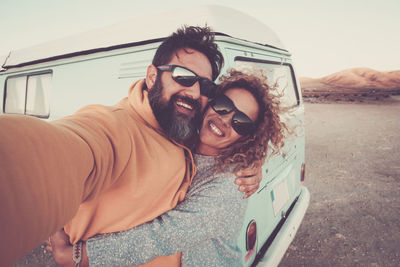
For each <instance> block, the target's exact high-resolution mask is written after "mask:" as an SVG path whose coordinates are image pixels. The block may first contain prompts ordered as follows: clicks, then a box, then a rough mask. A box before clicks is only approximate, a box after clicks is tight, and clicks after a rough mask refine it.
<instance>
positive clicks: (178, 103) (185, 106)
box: [176, 101, 193, 110]
mask: <svg viewBox="0 0 400 267" xmlns="http://www.w3.org/2000/svg"><path fill="white" fill-rule="evenodd" d="M176 104H177V105H178V106H181V107H184V108H187V109H190V110H192V109H193V107H192V106H191V105H189V104H187V103H184V102H182V101H177V102H176Z"/></svg>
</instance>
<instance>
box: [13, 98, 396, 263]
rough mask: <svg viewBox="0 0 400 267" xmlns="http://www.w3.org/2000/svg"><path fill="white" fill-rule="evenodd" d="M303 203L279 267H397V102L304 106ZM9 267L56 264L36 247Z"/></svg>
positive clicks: (47, 254)
mask: <svg viewBox="0 0 400 267" xmlns="http://www.w3.org/2000/svg"><path fill="white" fill-rule="evenodd" d="M306 131H307V132H306V161H307V171H306V174H307V177H306V185H307V187H308V188H309V190H310V192H311V203H310V207H309V209H308V211H307V214H306V217H305V219H304V221H303V223H302V225H301V227H300V229H299V231H298V234H297V235H296V237H295V240H294V242H293V243H292V245H291V246H290V247H289V249H288V251H287V253H286V255H285V257H284V259H283V261H282V262H281V264H280V267H284V266H400V196H399V192H400V99H399V101H398V102H390V101H388V102H381V103H379V102H374V103H372V104H371V103H370V104H365V103H362V104H360V103H351V104H349V103H341V104H337V103H334V104H332V103H331V104H329V103H328V104H327V103H323V104H321V103H319V104H318V103H306ZM14 266H56V265H55V263H54V261H53V260H52V257H51V255H50V254H49V253H45V252H44V246H43V245H42V246H39V247H38V248H36V249H35V250H34V251H33V252H32V253H30V254H28V255H27V256H25V257H24V258H22V259H21V260H20V261H19V262H18V263H17V264H15V265H14Z"/></svg>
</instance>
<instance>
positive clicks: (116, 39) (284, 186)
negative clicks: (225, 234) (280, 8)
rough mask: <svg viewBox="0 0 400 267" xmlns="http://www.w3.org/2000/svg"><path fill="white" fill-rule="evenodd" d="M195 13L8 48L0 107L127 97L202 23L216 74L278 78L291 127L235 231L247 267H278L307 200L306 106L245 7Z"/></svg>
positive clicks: (32, 109) (274, 44)
mask: <svg viewBox="0 0 400 267" xmlns="http://www.w3.org/2000/svg"><path fill="white" fill-rule="evenodd" d="M197 12H198V14H197V16H193V15H191V16H188V15H187V14H189V13H190V14H193V10H192V11H191V12H187V11H185V10H178V11H176V12H175V13H166V14H164V15H160V16H157V18H154V19H151V20H153V21H155V25H157V23H159V22H160V21H161V22H163V23H161V24H158V26H154V28H152V26H151V25H150V26H148V27H147V29H141V30H140V31H139V30H137V29H136V28H140V27H139V26H137V25H140V19H139V20H135V21H132V22H126V23H124V24H121V26H118V25H117V26H115V25H114V26H113V27H111V28H108V29H99V30H96V31H92V32H89V33H85V34H78V35H76V36H72V37H71V38H65V39H62V40H56V41H55V42H50V43H47V44H43V45H39V46H35V47H33V48H27V49H23V50H20V51H15V52H11V53H10V55H8V56H7V57H6V60H5V62H4V63H2V69H1V71H0V99H1V100H0V113H20V114H27V115H32V116H37V117H40V118H43V119H45V120H54V119H57V118H60V117H63V116H66V115H69V114H72V113H73V112H75V111H77V110H78V109H79V108H80V107H82V106H85V105H88V104H104V105H113V104H115V103H117V102H118V101H119V100H120V99H121V98H123V97H125V96H127V92H128V88H129V87H130V85H131V84H132V83H133V81H135V80H136V79H138V78H143V77H145V73H146V68H147V66H148V65H149V64H151V60H152V57H153V55H154V53H155V51H156V49H157V47H158V46H159V44H160V42H161V41H162V38H165V37H166V36H168V35H169V34H170V33H172V32H173V31H175V30H176V29H177V28H178V27H179V26H181V25H183V24H187V25H204V24H205V23H206V22H207V24H208V25H209V26H210V27H211V28H212V29H213V30H214V31H215V32H216V33H217V35H216V43H217V45H218V48H219V49H220V51H221V52H222V54H223V56H224V59H225V65H224V68H223V70H222V72H221V73H222V74H223V73H226V71H227V70H228V69H230V68H239V69H241V68H250V67H255V68H258V69H262V70H263V71H264V73H265V75H267V77H268V79H269V81H270V82H272V83H275V82H277V83H278V85H279V88H280V90H281V93H282V95H283V96H282V103H283V105H284V106H285V107H286V109H287V111H286V112H285V114H282V118H283V119H284V120H285V121H286V122H287V123H288V125H289V127H290V128H291V129H293V131H294V133H293V134H291V135H290V136H289V137H288V138H287V139H286V145H285V147H284V149H283V150H282V151H281V153H279V154H278V155H275V156H274V157H269V158H268V159H267V160H266V163H265V164H264V166H263V169H262V171H263V180H262V182H261V184H260V187H259V189H258V191H257V192H256V193H255V194H254V195H253V196H252V197H251V198H250V199H249V205H248V209H247V212H246V217H245V220H244V222H243V229H242V231H241V233H240V236H239V237H238V244H239V247H240V249H241V250H242V252H243V265H244V266H255V265H257V266H277V265H278V264H279V262H280V260H281V259H282V257H283V255H284V254H285V251H286V250H287V248H288V247H289V245H290V243H291V242H292V240H293V238H294V236H295V234H296V231H297V229H298V227H299V226H300V223H301V221H302V219H303V217H304V215H305V212H306V210H307V207H308V204H309V199H310V195H309V192H308V190H307V188H306V187H305V186H303V185H302V181H301V179H302V178H301V176H302V171H304V164H305V137H304V128H303V122H304V105H303V100H302V97H301V90H300V85H299V82H298V79H297V77H296V75H295V69H294V66H293V62H292V58H291V55H290V53H289V52H288V51H287V50H286V49H285V48H284V47H283V45H282V44H281V43H280V41H279V39H278V38H277V36H276V35H275V33H274V32H273V31H271V30H270V29H269V28H268V27H266V26H265V25H263V24H261V23H259V22H258V21H256V20H254V19H253V18H251V17H249V16H247V15H245V14H243V13H240V12H238V11H235V10H232V9H230V8H226V7H220V6H204V7H199V8H198V9H197ZM232 17H235V18H236V19H235V20H231V19H230V18H232ZM147 21H149V20H147ZM234 21H236V22H237V23H238V25H233V23H234ZM159 25H163V27H160V26H159ZM116 33H117V34H116ZM121 33H122V34H121ZM130 36H132V37H130ZM129 38H131V39H129ZM251 223H253V224H254V223H255V224H256V239H255V243H254V246H252V247H251V244H249V242H250V239H251V238H248V237H247V232H248V230H249V225H250V224H251ZM253 230H254V229H253ZM249 246H250V247H249Z"/></svg>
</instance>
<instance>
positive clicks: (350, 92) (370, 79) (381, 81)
mask: <svg viewBox="0 0 400 267" xmlns="http://www.w3.org/2000/svg"><path fill="white" fill-rule="evenodd" d="M300 84H301V87H302V90H303V95H304V97H305V98H307V97H311V98H319V99H320V100H321V98H322V99H323V98H326V99H327V100H336V101H338V100H350V101H356V100H360V98H368V99H375V100H381V99H383V98H388V97H389V96H390V95H400V70H395V71H377V70H373V69H369V68H354V69H347V70H343V71H339V72H336V73H333V74H331V75H328V76H325V77H322V78H319V79H313V78H307V77H302V78H300Z"/></svg>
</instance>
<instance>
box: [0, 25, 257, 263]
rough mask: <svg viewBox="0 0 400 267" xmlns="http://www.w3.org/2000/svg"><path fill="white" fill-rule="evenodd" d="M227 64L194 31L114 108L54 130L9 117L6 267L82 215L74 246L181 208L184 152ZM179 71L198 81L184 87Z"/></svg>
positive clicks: (0, 138)
mask: <svg viewBox="0 0 400 267" xmlns="http://www.w3.org/2000/svg"><path fill="white" fill-rule="evenodd" d="M222 63H223V60H222V56H221V53H220V52H219V51H218V50H217V47H216V45H215V44H214V42H213V35H212V34H211V33H210V30H209V29H208V28H200V27H187V28H184V29H181V30H178V31H177V33H175V34H173V35H172V36H170V37H169V38H167V39H166V40H165V41H164V42H163V44H162V45H161V46H160V48H159V49H158V50H157V52H156V55H155V57H154V59H153V64H152V65H150V66H149V67H148V69H147V75H146V79H145V80H139V81H137V82H135V83H134V84H133V85H132V87H131V89H130V92H129V96H128V98H125V99H123V100H121V101H120V102H119V103H118V104H117V105H115V106H112V107H104V106H98V105H97V106H89V107H86V108H83V109H81V110H80V111H79V112H77V113H76V114H74V115H73V116H69V117H66V118H63V119H60V120H57V121H54V122H51V123H46V122H43V121H40V120H38V119H34V118H31V117H27V116H15V115H2V116H0V183H1V185H2V186H1V189H0V190H1V192H0V203H1V204H0V205H1V206H0V231H1V236H2V237H3V240H5V242H1V245H0V251H1V252H0V258H1V259H2V263H3V264H5V265H9V264H12V263H13V262H14V261H15V260H17V259H18V257H20V256H22V255H23V254H24V253H26V252H28V251H29V250H30V249H32V248H33V247H34V246H36V245H38V244H39V243H40V242H41V241H42V240H44V239H46V238H47V237H48V236H49V235H50V234H51V233H53V232H54V231H56V230H58V229H60V228H61V227H62V226H63V225H64V224H65V223H66V222H68V221H69V220H70V219H71V218H72V217H74V215H75V217H74V219H73V220H72V221H70V222H69V223H68V224H67V225H66V227H65V229H66V231H67V233H68V234H69V235H70V240H71V242H72V243H75V242H76V241H78V240H79V239H86V238H88V237H90V236H92V235H94V234H97V233H106V232H115V231H120V230H123V229H128V228H131V227H134V226H136V225H139V224H141V223H144V222H146V221H149V220H152V219H154V218H155V217H157V216H158V215H160V214H162V213H164V212H165V211H167V210H169V209H171V208H173V207H174V206H175V205H176V204H177V203H178V202H179V201H182V200H183V198H184V196H185V193H186V190H187V188H188V186H189V184H190V182H191V179H192V177H193V174H194V171H193V170H194V168H195V167H194V166H193V163H192V159H191V154H190V151H189V150H188V149H187V148H186V147H184V146H182V144H185V143H186V144H188V143H189V140H191V139H192V138H193V137H194V136H195V134H196V130H197V123H198V121H199V118H200V115H201V110H202V108H204V106H205V104H206V102H207V95H201V93H203V94H209V93H210V92H209V91H208V90H207V89H209V86H208V85H210V83H211V80H214V79H215V78H216V77H217V76H218V74H219V71H220V68H221V66H222ZM178 67H179V68H178ZM177 68H178V70H179V71H183V72H185V73H186V74H187V73H188V72H189V73H192V74H191V75H192V78H193V75H194V77H195V79H191V81H189V82H188V81H182V80H179V78H178V77H177V76H176V75H175V74H176V73H175V70H176V69H177ZM189 76H190V75H189ZM193 81H194V83H192V82H193ZM185 151H186V152H185ZM259 178H260V177H255V178H253V179H252V180H244V179H243V180H240V182H239V183H241V184H245V183H253V185H252V186H251V187H250V191H251V192H252V191H254V183H255V184H256V185H255V187H258V184H257V182H259V181H258V180H259ZM255 181H256V182H255ZM241 187H242V186H241ZM243 189H244V190H245V191H249V190H247V188H246V187H245V188H243ZM251 192H250V193H251ZM81 203H82V204H81ZM80 204H81V205H80ZM77 210H78V211H77Z"/></svg>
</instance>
